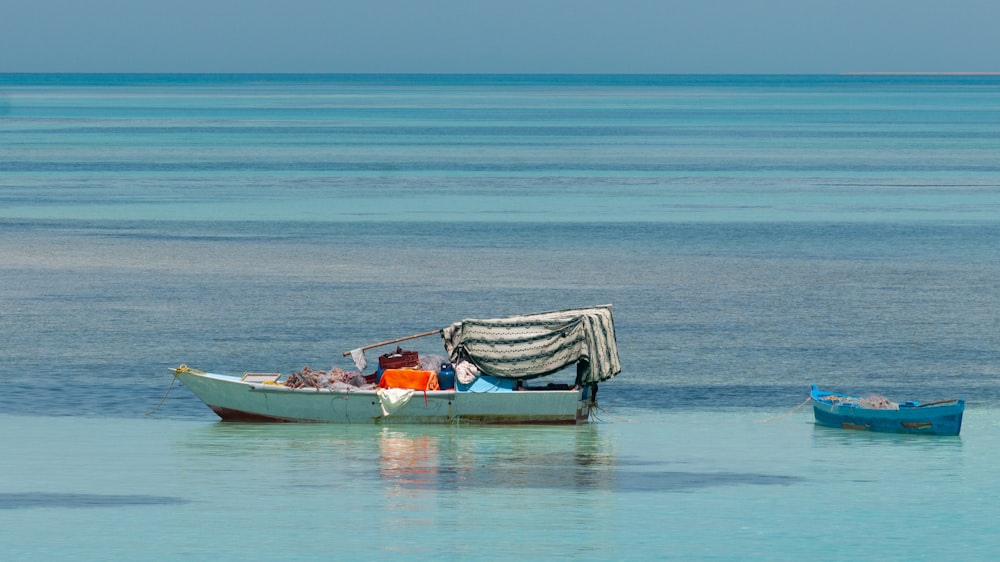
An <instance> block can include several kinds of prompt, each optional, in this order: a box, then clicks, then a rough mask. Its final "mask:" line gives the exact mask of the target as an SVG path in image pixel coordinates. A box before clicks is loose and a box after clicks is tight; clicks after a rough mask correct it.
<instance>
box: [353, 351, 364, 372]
mask: <svg viewBox="0 0 1000 562" xmlns="http://www.w3.org/2000/svg"><path fill="white" fill-rule="evenodd" d="M351 359H354V366H355V367H357V368H358V372H359V373H361V374H364V373H365V367H367V366H368V361H367V360H366V359H365V350H363V349H361V348H360V347H359V348H357V349H352V350H351Z"/></svg>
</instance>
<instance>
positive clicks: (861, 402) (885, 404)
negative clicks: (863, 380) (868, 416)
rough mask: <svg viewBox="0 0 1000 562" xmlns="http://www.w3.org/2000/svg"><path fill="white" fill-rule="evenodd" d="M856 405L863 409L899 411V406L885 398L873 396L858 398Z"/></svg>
mask: <svg viewBox="0 0 1000 562" xmlns="http://www.w3.org/2000/svg"><path fill="white" fill-rule="evenodd" d="M856 404H857V405H858V406H860V407H862V408H868V409H870V410H898V409H899V404H897V403H895V402H893V401H892V400H889V399H888V398H886V397H885V396H880V395H878V394H872V395H869V396H865V397H863V398H858V399H857V401H856Z"/></svg>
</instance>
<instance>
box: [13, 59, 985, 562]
mask: <svg viewBox="0 0 1000 562" xmlns="http://www.w3.org/2000/svg"><path fill="white" fill-rule="evenodd" d="M601 304H612V305H613V306H614V309H613V310H614V319H615V324H616V327H617V342H618V346H619V351H620V358H621V363H622V371H621V373H620V374H619V375H618V376H617V377H616V378H614V379H612V380H610V381H608V382H606V383H603V384H602V385H601V388H600V393H599V395H598V399H599V403H600V409H599V410H598V411H597V412H596V415H595V418H594V420H593V423H591V424H589V425H585V426H578V427H542V426H524V427H483V426H475V425H455V426H444V427H433V426H393V425H321V424H240V423H223V422H221V421H219V420H218V418H217V417H216V416H215V415H214V414H213V413H212V412H211V411H210V410H209V409H208V408H207V407H205V405H204V404H202V403H201V402H200V401H199V400H198V399H197V398H195V397H194V395H192V394H191V393H190V391H188V389H187V388H185V387H183V386H181V385H180V384H173V383H174V381H173V376H172V373H171V371H170V369H172V368H174V367H177V366H178V365H180V364H187V365H189V366H191V367H193V368H197V369H202V370H209V371H213V372H222V373H235V374H238V373H241V372H246V371H268V372H281V373H286V374H287V373H290V372H292V371H296V370H300V369H302V368H303V367H304V366H310V367H312V368H314V369H327V368H330V367H333V366H337V367H340V368H344V369H352V368H353V364H352V363H351V362H350V359H349V358H346V357H344V352H345V351H348V350H351V349H354V348H357V347H360V346H364V345H369V344H372V343H377V342H381V341H385V340H390V339H394V338H399V337H403V336H407V335H411V334H417V333H421V332H426V331H429V330H435V329H437V328H441V327H444V326H447V325H448V324H450V323H452V322H455V321H458V320H462V319H464V318H492V317H500V316H506V315H513V314H522V313H531V312H541V311H548V310H558V309H565V308H573V307H583V306H591V305H601ZM998 311H1000V76H991V75H835V76H829V75H793V76H781V75H736V76H722V75H684V76H681V75H667V76H661V75H624V76H618V75H286V74H277V75H272V74H267V75H247V74H242V75H153V74H149V75H136V74H125V75H117V74H100V75H81V74H0V334H2V335H0V380H2V382H3V391H2V392H0V428H2V431H0V553H2V554H0V557H2V558H3V559H4V560H240V561H246V560H372V559H384V560H435V561H438V560H471V561H475V560H499V559H511V558H516V559H519V560H574V561H576V560H616V561H617V560H700V559H712V560H803V559H810V560H858V559H862V560H864V559H869V560H870V559H879V560H943V559H949V560H954V559H959V560H992V559H995V557H996V555H997V552H998V551H1000V502H998V500H1000V480H998V479H997V466H1000V407H998V406H997V404H998V401H1000V384H998V377H1000V354H998V350H1000V316H998ZM400 345H403V346H404V347H405V348H407V349H413V350H417V351H419V352H420V353H421V354H443V349H442V347H441V342H440V339H439V338H436V337H425V338H419V339H414V340H410V341H407V342H404V343H403V344H400ZM393 347H394V346H389V347H386V348H376V349H373V350H370V351H369V352H368V359H369V363H373V362H374V359H375V357H376V356H377V355H378V354H379V353H381V352H383V351H382V350H385V351H389V350H391V348H393ZM813 384H816V385H819V386H820V387H822V388H824V389H827V390H832V391H837V392H845V393H850V394H857V395H870V394H877V395H881V396H885V397H888V398H890V399H892V400H895V401H905V400H921V401H928V400H935V399H948V398H963V399H965V400H966V404H967V409H966V413H965V420H964V424H963V427H962V432H961V435H960V436H958V437H931V436H922V435H886V434H872V433H867V432H861V431H848V430H841V429H830V428H823V427H817V426H816V425H815V424H814V422H813V415H812V412H811V406H810V405H809V404H808V403H807V399H808V394H809V389H810V386H811V385H813Z"/></svg>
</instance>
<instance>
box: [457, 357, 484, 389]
mask: <svg viewBox="0 0 1000 562" xmlns="http://www.w3.org/2000/svg"><path fill="white" fill-rule="evenodd" d="M478 376H479V369H478V368H477V367H476V366H475V365H473V364H472V363H469V362H468V361H462V362H461V363H459V364H458V365H455V378H457V379H458V382H460V383H462V384H471V383H472V381H474V380H476V377H478Z"/></svg>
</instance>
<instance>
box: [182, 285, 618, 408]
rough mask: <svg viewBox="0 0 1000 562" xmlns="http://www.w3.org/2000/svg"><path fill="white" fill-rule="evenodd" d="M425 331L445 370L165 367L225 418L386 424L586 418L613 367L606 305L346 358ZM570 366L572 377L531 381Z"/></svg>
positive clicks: (482, 326) (464, 328)
mask: <svg viewBox="0 0 1000 562" xmlns="http://www.w3.org/2000/svg"><path fill="white" fill-rule="evenodd" d="M431 334H440V335H441V338H442V341H443V343H444V348H445V351H446V352H447V354H448V356H447V359H448V360H450V365H449V363H444V368H443V370H434V369H426V368H401V369H400V368H383V366H384V365H383V364H382V363H383V361H380V367H379V369H378V371H376V373H375V374H373V375H368V376H366V377H356V378H355V379H354V381H352V382H351V383H344V382H341V381H338V382H337V383H334V384H329V385H317V386H313V385H304V386H300V384H301V383H300V382H298V381H297V380H295V378H294V377H292V376H289V377H282V376H281V375H279V374H277V373H273V374H262V373H244V374H241V375H226V374H215V373H208V372H203V371H199V370H195V369H191V368H189V367H187V366H186V365H182V366H180V367H178V368H176V369H173V371H174V374H175V376H176V377H177V378H178V379H179V380H180V381H181V383H183V384H184V385H185V386H186V387H188V388H189V389H190V390H191V391H192V392H193V393H194V394H195V395H196V396H197V397H198V398H199V399H201V400H202V401H203V402H205V404H207V405H208V406H209V407H210V408H211V409H212V410H213V411H214V412H215V413H216V414H217V415H218V416H219V417H220V418H222V419H223V420H231V421H262V422H263V421H270V422H324V423H392V424H408V423H441V424H445V423H459V422H463V423H464V422H468V423H484V424H579V423H587V422H588V421H589V420H590V414H591V410H592V409H593V408H594V407H596V405H597V386H598V383H601V382H604V381H606V380H609V379H611V378H612V377H614V376H616V375H617V374H618V373H619V372H620V371H621V365H620V363H619V360H618V345H617V341H616V339H615V329H614V321H613V319H612V315H611V305H604V306H598V307H593V308H583V309H571V310H561V311H553V312H543V313H539V314H530V315H524V316H512V317H507V318H495V319H467V320H463V321H461V322H456V323H454V324H452V325H450V326H448V327H446V328H444V329H441V330H435V331H432V332H426V333H424V334H417V335H415V336H408V337H405V338H398V339H395V340H390V341H388V342H382V343H379V344H374V345H370V346H365V347H363V348H358V349H356V350H353V351H350V352H345V354H344V355H353V356H354V358H355V361H356V363H357V362H359V361H360V364H359V365H358V366H359V367H360V368H361V370H362V371H363V369H364V357H363V353H364V350H367V349H372V348H375V347H378V346H382V345H388V344H392V343H397V342H400V341H403V340H407V339H412V338H415V337H421V336H427V335H431ZM400 351H401V350H400ZM386 357H391V355H389V354H387V355H384V356H382V357H380V359H384V358H386ZM386 363H388V361H386ZM451 365H453V366H454V367H453V368H454V370H455V371H457V375H454V376H455V377H456V378H457V380H455V381H454V383H452V377H453V375H451V372H450V370H449V366H451ZM385 366H388V365H385ZM572 366H575V367H576V376H575V379H574V381H573V383H567V384H545V385H540V384H537V383H538V381H537V380H536V379H541V378H543V377H548V376H550V375H553V374H555V373H558V372H560V371H562V370H563V369H566V368H568V367H572ZM296 374H298V373H296ZM307 374H308V373H307Z"/></svg>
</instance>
